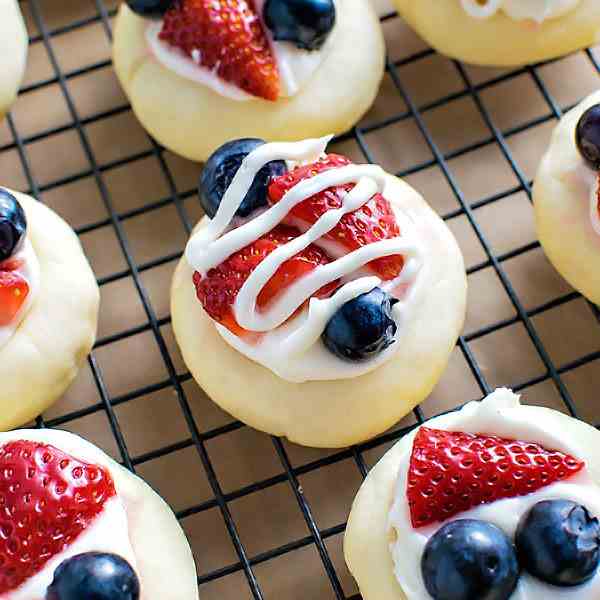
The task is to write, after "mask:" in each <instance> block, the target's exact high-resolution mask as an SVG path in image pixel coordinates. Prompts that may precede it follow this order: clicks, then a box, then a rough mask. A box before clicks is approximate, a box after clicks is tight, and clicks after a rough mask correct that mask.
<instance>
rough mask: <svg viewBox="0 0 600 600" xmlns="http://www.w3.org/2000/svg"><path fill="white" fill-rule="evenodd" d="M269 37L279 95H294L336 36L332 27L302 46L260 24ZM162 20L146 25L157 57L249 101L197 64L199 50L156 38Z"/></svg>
mask: <svg viewBox="0 0 600 600" xmlns="http://www.w3.org/2000/svg"><path fill="white" fill-rule="evenodd" d="M264 3H265V0H255V6H256V12H257V13H258V14H259V15H262V7H263V5H264ZM263 28H264V31H265V33H266V35H267V38H268V39H269V42H270V45H271V50H272V52H273V57H274V58H275V62H276V63H277V68H278V71H279V80H280V83H281V95H282V96H283V97H286V98H291V97H292V96H295V95H296V94H297V93H298V92H299V91H300V90H301V89H302V88H303V87H304V86H305V85H306V84H307V82H308V81H309V80H310V79H311V78H312V76H313V75H314V73H315V72H316V70H317V69H318V68H319V66H320V65H321V63H322V62H323V60H324V58H325V56H326V54H327V52H328V51H329V48H330V46H331V44H332V43H333V41H332V40H333V38H334V37H335V28H334V30H333V31H332V32H331V34H330V35H329V37H328V38H327V41H326V42H325V44H324V45H323V46H322V47H321V48H319V49H318V50H311V51H308V50H303V49H301V48H298V47H297V46H296V45H294V44H292V43H290V42H278V41H276V40H274V39H273V36H272V35H271V32H270V30H269V28H268V27H266V26H265V25H264V24H263ZM161 29H162V21H158V22H151V23H149V24H148V27H147V29H146V40H147V42H148V47H149V48H150V50H151V52H152V53H153V54H154V56H155V57H156V59H157V60H158V61H159V62H160V63H161V64H162V65H164V66H165V67H167V68H168V69H170V70H171V71H173V72H174V73H177V75H179V76H180V77H184V78H185V79H189V80H191V81H195V82H196V83H199V84H201V85H205V86H207V87H209V88H211V89H212V90H213V91H214V92H216V93H217V94H219V95H221V96H224V97H226V98H230V99H231V100H238V101H241V102H243V101H248V100H255V99H256V98H255V97H254V96H252V95H251V94H248V93H247V92H245V91H243V90H241V89H240V88H238V87H237V86H235V85H233V84H231V83H228V82H226V81H224V80H223V79H221V77H219V75H218V74H217V72H216V71H215V70H212V71H211V70H210V69H207V68H206V67H204V66H202V65H201V64H200V51H199V50H198V51H197V54H194V56H193V57H192V58H190V57H189V56H187V54H185V53H184V52H182V51H181V50H179V49H178V48H174V47H173V46H171V45H169V44H167V43H166V42H163V41H162V40H161V39H160V38H159V33H160V31H161Z"/></svg>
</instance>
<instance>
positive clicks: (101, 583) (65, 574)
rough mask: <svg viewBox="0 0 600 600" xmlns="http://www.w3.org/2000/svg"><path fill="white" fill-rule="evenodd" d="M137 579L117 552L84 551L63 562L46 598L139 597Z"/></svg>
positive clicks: (107, 599)
mask: <svg viewBox="0 0 600 600" xmlns="http://www.w3.org/2000/svg"><path fill="white" fill-rule="evenodd" d="M139 597H140V582H139V580H138V577H137V575H136V574H135V571H134V570H133V569H132V568H131V565H130V564H129V563H128V562H127V561H126V560H125V559H123V558H121V557H120V556H117V555H116V554H105V553H102V552H87V553H85V554H78V555H77V556H73V557H72V558H68V559H67V560H65V561H63V562H62V563H61V564H60V565H59V566H58V568H57V569H56V571H54V580H53V581H52V583H51V584H50V587H49V588H48V591H47V592H46V600H83V599H84V598H85V600H138V599H139Z"/></svg>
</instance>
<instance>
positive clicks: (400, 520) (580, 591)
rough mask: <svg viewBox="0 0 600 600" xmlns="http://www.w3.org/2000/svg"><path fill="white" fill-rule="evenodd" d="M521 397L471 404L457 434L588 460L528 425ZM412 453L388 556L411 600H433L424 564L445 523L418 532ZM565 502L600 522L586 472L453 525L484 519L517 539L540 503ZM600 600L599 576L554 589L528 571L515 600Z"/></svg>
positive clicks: (397, 498)
mask: <svg viewBox="0 0 600 600" xmlns="http://www.w3.org/2000/svg"><path fill="white" fill-rule="evenodd" d="M519 408H520V403H519V398H518V396H517V395H515V394H513V393H512V392H511V391H510V390H508V389H499V390H496V391H495V392H494V393H493V394H491V395H490V396H488V397H487V398H486V399H485V400H483V401H482V402H472V403H470V404H468V405H467V406H465V408H464V409H463V410H462V411H461V412H460V413H458V414H457V415H456V418H455V419H454V420H453V423H452V428H451V429H452V430H453V431H464V432H466V433H473V434H487V435H497V436H499V437H505V438H508V439H518V440H523V441H532V442H535V443H539V444H541V445H542V446H544V447H546V448H548V449H553V450H560V451H561V452H565V453H567V454H571V455H573V456H575V457H578V456H583V455H585V452H583V449H581V448H579V447H578V440H576V439H572V438H570V437H569V436H568V435H565V434H564V432H562V431H560V430H550V429H548V428H547V427H546V426H545V425H546V424H545V423H544V422H543V421H541V422H539V423H537V422H534V421H527V422H524V421H523V419H522V416H521V413H520V412H519ZM411 451H412V448H411V447H408V448H407V449H406V451H405V452H404V454H403V455H402V457H401V460H400V466H399V473H398V479H397V482H396V487H395V495H394V502H393V505H392V508H391V510H390V512H389V517H388V527H389V530H390V536H391V539H392V540H393V541H392V542H391V543H390V552H391V554H392V558H393V562H394V573H395V576H396V579H397V580H398V583H399V584H400V585H401V587H402V590H403V592H404V594H405V595H406V598H407V600H431V599H430V596H429V594H428V593H427V590H426V589H425V585H424V583H423V579H422V576H421V568H420V561H421V557H422V555H423V550H424V548H425V545H426V543H427V541H428V539H429V538H430V537H431V536H432V535H433V534H434V533H435V532H436V531H438V530H439V529H440V528H441V527H443V525H444V522H441V523H436V524H435V525H431V526H427V527H424V528H420V529H414V528H413V527H412V524H411V520H410V511H409V507H408V501H407V499H406V488H407V475H408V466H409V461H410V455H411ZM550 499H565V500H571V501H574V502H578V503H580V504H582V505H584V506H585V507H586V508H588V510H589V511H590V513H591V514H592V515H594V516H597V517H600V487H599V486H598V485H597V484H596V483H595V482H594V481H593V480H592V478H591V476H590V474H589V473H588V472H587V471H585V470H584V471H583V472H581V473H579V474H577V475H576V476H574V477H572V478H570V479H567V480H565V481H562V482H558V483H555V484H552V485H550V486H547V487H545V488H542V489H541V490H539V491H537V492H535V493H532V494H529V495H527V496H521V497H517V498H508V499H503V500H498V501H496V502H493V503H491V504H485V505H481V506H478V507H476V508H473V509H470V510H468V511H464V512H462V513H460V514H458V515H455V516H454V517H452V519H450V520H452V521H453V520H456V519H464V518H467V519H480V520H483V521H488V522H490V523H493V524H495V525H496V526H498V527H500V528H501V529H502V530H503V531H504V532H505V533H506V534H507V535H508V536H509V537H511V538H512V539H514V535H515V532H516V529H517V526H518V523H519V521H520V519H521V517H522V516H523V515H524V514H525V513H526V512H527V511H528V510H529V509H530V508H531V507H532V506H533V505H534V504H536V503H537V502H540V501H542V500H550ZM597 597H600V575H599V574H598V573H596V575H595V576H594V578H593V579H592V580H591V581H589V582H588V583H586V584H584V585H581V586H577V587H573V588H557V587H554V586H550V585H548V584H546V583H544V582H542V581H540V580H538V579H535V578H534V577H532V576H530V575H529V574H527V573H526V572H523V573H522V574H521V576H520V578H519V583H518V585H517V588H516V590H515V591H514V593H513V595H512V596H511V600H589V599H590V598H597Z"/></svg>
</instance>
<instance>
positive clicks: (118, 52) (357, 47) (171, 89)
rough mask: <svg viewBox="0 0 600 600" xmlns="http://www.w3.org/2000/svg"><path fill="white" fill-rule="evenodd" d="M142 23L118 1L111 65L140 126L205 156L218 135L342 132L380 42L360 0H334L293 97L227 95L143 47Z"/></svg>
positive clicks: (374, 85) (369, 96)
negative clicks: (329, 34) (332, 19)
mask: <svg viewBox="0 0 600 600" xmlns="http://www.w3.org/2000/svg"><path fill="white" fill-rule="evenodd" d="M147 24H148V21H147V20H145V19H143V18H141V17H139V16H137V15H136V14H134V13H133V12H132V11H131V10H129V8H128V7H127V6H126V5H125V3H123V4H122V5H121V8H120V11H119V15H118V17H117V22H116V26H115V40H114V49H113V56H114V64H115V69H116V71H117V74H118V76H119V79H120V81H121V85H122V86H123V88H124V90H125V92H126V94H127V95H128V96H129V99H130V101H131V104H132V106H133V110H134V112H135V114H136V116H137V117H138V119H139V120H140V121H141V123H142V125H143V126H144V127H145V128H146V129H147V130H148V131H149V132H150V133H151V134H152V136H153V137H155V138H156V139H157V140H158V141H159V142H160V143H161V144H163V145H164V146H166V147H167V148H169V149H170V150H173V151H174V152H176V153H177V154H181V155H182V156H185V157H186V158H189V159H191V160H196V161H205V160H206V159H207V158H208V157H209V156H210V155H211V154H212V152H214V150H216V149H217V148H218V147H219V146H220V145H222V144H223V143H225V142H226V141H229V140H232V139H237V138H243V137H260V138H264V139H265V140H267V141H290V140H296V139H305V138H309V137H321V136H323V135H327V134H330V133H342V132H344V131H346V130H348V129H349V128H350V127H352V126H353V125H354V124H355V123H356V122H357V121H358V120H359V119H360V118H361V117H362V115H363V114H364V113H365V112H366V111H367V110H368V109H369V107H370V106H371V104H372V103H373V101H374V99H375V96H376V94H377V90H378V88H379V84H380V82H381V78H382V76H383V69H384V57H385V47H384V42H383V36H382V33H381V28H380V26H379V21H378V18H377V16H376V14H375V12H374V10H373V8H372V7H371V4H370V2H369V1H368V0H339V1H338V22H337V26H336V27H337V31H336V32H335V39H334V40H332V42H334V43H332V44H331V47H330V48H329V52H328V54H327V55H326V56H325V58H324V60H323V63H322V64H321V65H320V67H319V68H318V70H317V72H316V73H315V75H314V76H313V77H312V79H311V80H310V81H309V82H307V84H306V86H305V87H304V89H303V90H301V91H300V92H299V93H298V94H297V95H295V96H294V97H293V98H289V99H286V98H282V99H280V100H278V101H277V102H275V103H273V102H267V101H265V100H261V99H256V100H250V101H246V102H240V101H236V100H231V99H228V98H225V97H223V96H220V95H218V94H217V93H215V92H213V91H212V90H211V89H210V88H208V87H206V86H203V85H201V84H199V83H196V82H193V81H190V80H188V79H184V78H183V77H180V76H178V75H176V74H175V73H173V72H171V71H170V70H169V69H167V68H165V67H164V66H162V65H161V64H160V63H159V62H158V61H157V60H156V59H155V58H154V56H153V55H152V54H151V53H150V52H149V50H148V45H147V43H146V37H145V30H146V26H147Z"/></svg>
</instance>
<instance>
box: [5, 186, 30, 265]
mask: <svg viewBox="0 0 600 600" xmlns="http://www.w3.org/2000/svg"><path fill="white" fill-rule="evenodd" d="M26 232H27V218H26V217H25V211H24V210H23V208H22V207H21V205H20V204H19V201H18V200H17V199H16V198H15V197H14V196H13V195H12V194H11V193H10V192H8V191H7V190H4V189H2V188H0V262H1V261H3V260H6V259H7V258H10V257H11V256H12V255H13V254H14V253H15V252H16V251H17V250H19V248H20V247H21V245H22V243H23V240H24V239H25V233H26Z"/></svg>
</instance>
